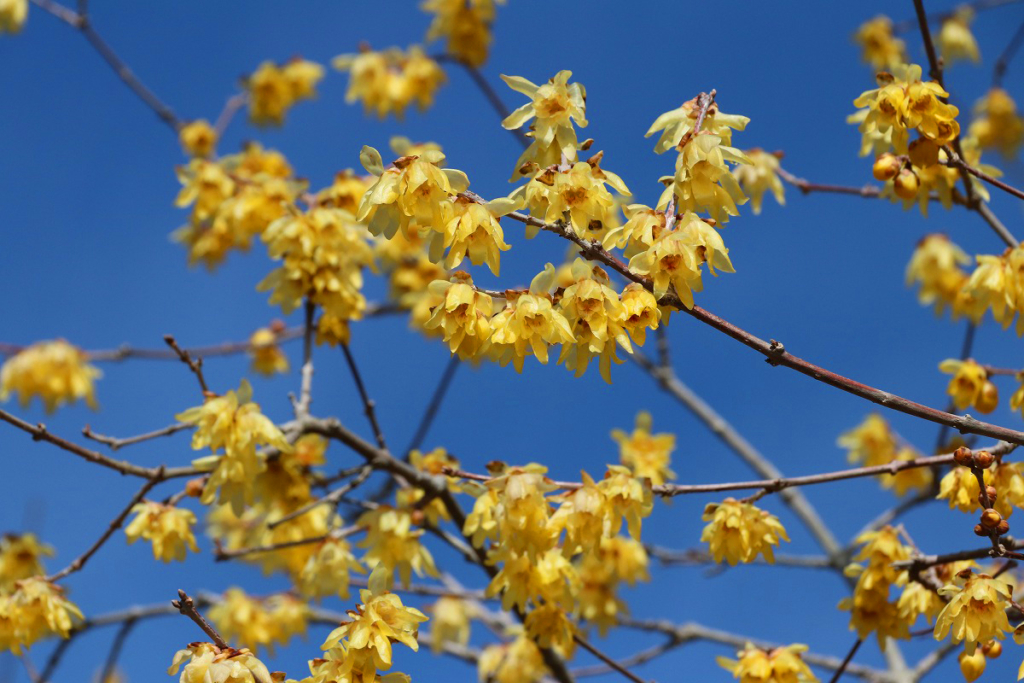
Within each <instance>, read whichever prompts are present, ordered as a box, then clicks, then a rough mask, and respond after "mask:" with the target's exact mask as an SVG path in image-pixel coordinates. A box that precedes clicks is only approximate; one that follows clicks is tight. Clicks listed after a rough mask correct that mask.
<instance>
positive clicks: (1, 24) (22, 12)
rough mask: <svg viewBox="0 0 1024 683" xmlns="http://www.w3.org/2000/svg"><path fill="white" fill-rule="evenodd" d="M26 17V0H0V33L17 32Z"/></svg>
mask: <svg viewBox="0 0 1024 683" xmlns="http://www.w3.org/2000/svg"><path fill="white" fill-rule="evenodd" d="M27 18H28V0H0V33H17V32H19V31H20V30H21V27H22V26H24V25H25V19H27Z"/></svg>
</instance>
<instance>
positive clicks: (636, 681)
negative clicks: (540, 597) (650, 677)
mask: <svg viewBox="0 0 1024 683" xmlns="http://www.w3.org/2000/svg"><path fill="white" fill-rule="evenodd" d="M572 639H573V640H575V641H576V642H577V643H579V644H580V645H581V646H582V647H583V649H584V650H586V651H587V652H589V653H590V654H592V655H594V656H595V657H597V658H598V659H600V660H601V661H602V662H604V663H605V664H606V665H607V666H608V667H609V668H610V669H612V670H614V671H618V672H619V673H620V674H622V675H623V676H625V677H626V678H628V679H629V680H631V681H633V683H647V682H646V681H644V679H642V678H640V677H639V676H637V675H636V674H635V673H633V672H632V671H630V670H629V669H627V668H626V667H624V666H623V665H622V664H620V663H618V662H616V661H615V660H614V659H612V658H611V657H609V656H608V655H606V654H605V653H603V652H601V651H600V650H598V649H597V648H596V647H594V646H593V645H591V644H590V643H588V642H587V640H586V639H585V638H582V637H580V636H579V635H573V637H572Z"/></svg>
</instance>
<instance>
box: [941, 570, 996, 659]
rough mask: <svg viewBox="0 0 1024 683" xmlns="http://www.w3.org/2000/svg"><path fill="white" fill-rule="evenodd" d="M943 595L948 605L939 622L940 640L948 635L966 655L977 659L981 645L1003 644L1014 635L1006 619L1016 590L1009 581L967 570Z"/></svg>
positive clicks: (961, 573)
mask: <svg viewBox="0 0 1024 683" xmlns="http://www.w3.org/2000/svg"><path fill="white" fill-rule="evenodd" d="M939 593H940V594H941V595H943V596H944V597H946V598H947V599H948V602H947V603H946V606H945V607H943V608H942V611H941V612H940V613H939V616H938V617H937V618H936V619H935V639H936V640H943V639H945V638H946V636H947V635H948V636H949V637H950V639H951V640H952V641H953V643H961V642H962V643H963V644H964V652H966V653H967V654H968V655H973V654H974V652H975V650H976V649H977V647H978V645H979V644H982V643H984V642H986V641H988V640H991V639H993V638H994V639H997V640H1003V639H1004V638H1005V637H1006V633H1008V632H1011V631H1013V629H1012V628H1011V626H1010V623H1009V621H1008V620H1007V618H1006V609H1007V607H1009V606H1010V600H1011V598H1012V597H1013V587H1012V586H1011V585H1010V584H1008V583H1007V582H1006V581H1003V580H1002V579H997V578H993V577H991V576H989V575H988V574H975V573H974V572H972V571H971V570H970V569H965V570H963V571H960V572H958V573H957V574H956V577H955V578H954V580H953V582H952V583H950V584H947V585H946V586H944V587H942V588H941V589H939Z"/></svg>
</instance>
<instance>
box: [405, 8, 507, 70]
mask: <svg viewBox="0 0 1024 683" xmlns="http://www.w3.org/2000/svg"><path fill="white" fill-rule="evenodd" d="M499 2H500V3H503V2H504V0H469V2H466V0H424V2H423V4H421V5H420V8H421V9H422V10H423V11H425V12H428V13H430V14H433V15H434V17H433V19H432V20H431V22H430V28H429V29H427V42H431V41H434V40H438V39H440V38H444V39H445V41H446V52H447V54H449V55H451V56H453V57H455V58H456V59H459V60H461V61H463V62H465V63H466V64H469V65H470V66H477V67H478V66H481V65H482V64H483V63H484V62H486V61H487V53H488V49H489V48H490V45H491V37H492V36H491V26H492V24H493V23H494V15H495V4H496V3H499Z"/></svg>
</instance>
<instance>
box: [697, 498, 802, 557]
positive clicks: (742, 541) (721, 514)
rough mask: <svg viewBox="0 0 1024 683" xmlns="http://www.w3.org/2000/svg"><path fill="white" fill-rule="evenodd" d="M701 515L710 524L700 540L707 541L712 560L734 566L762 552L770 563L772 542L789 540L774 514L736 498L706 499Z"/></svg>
mask: <svg viewBox="0 0 1024 683" xmlns="http://www.w3.org/2000/svg"><path fill="white" fill-rule="evenodd" d="M701 519H703V520H704V521H705V522H709V524H708V525H707V526H706V527H704V531H703V533H701V537H700V540H701V541H702V542H704V543H708V549H709V550H710V552H711V556H712V557H713V558H714V560H715V562H719V563H720V562H722V561H723V560H725V561H726V562H728V563H729V564H730V565H732V566H735V565H736V564H737V563H739V562H744V563H747V562H753V561H754V560H755V559H757V556H758V555H764V559H765V560H766V561H767V562H768V563H769V564H771V563H773V562H775V553H774V550H773V546H777V545H779V540H780V539H781V540H783V541H789V537H788V536H787V535H786V529H785V528H784V527H783V526H782V524H781V523H780V522H779V519H778V518H777V517H776V516H775V515H772V514H769V513H768V512H766V511H764V510H761V509H759V508H757V507H756V506H754V505H753V504H751V503H744V502H742V501H738V500H736V499H735V498H726V499H725V500H724V501H722V502H721V503H708V504H707V506H705V508H704V515H703V516H702V517H701Z"/></svg>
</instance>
